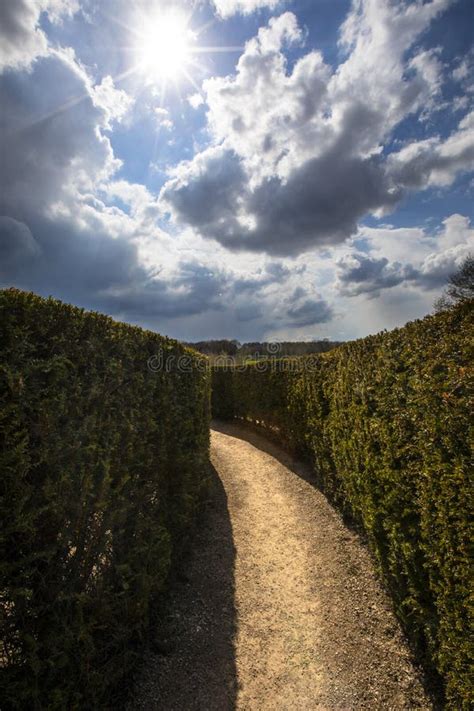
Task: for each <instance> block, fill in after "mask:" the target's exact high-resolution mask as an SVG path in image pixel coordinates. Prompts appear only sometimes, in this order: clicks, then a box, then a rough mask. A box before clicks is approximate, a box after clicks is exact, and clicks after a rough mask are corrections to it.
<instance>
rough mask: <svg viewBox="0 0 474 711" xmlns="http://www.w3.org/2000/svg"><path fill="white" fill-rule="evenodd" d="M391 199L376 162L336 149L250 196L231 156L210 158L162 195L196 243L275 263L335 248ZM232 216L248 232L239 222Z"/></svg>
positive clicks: (238, 165) (216, 154)
mask: <svg viewBox="0 0 474 711" xmlns="http://www.w3.org/2000/svg"><path fill="white" fill-rule="evenodd" d="M398 198H399V195H397V194H394V193H392V192H391V191H390V189H389V185H388V182H387V179H386V177H385V173H384V169H383V166H382V164H381V163H380V161H379V160H378V159H374V158H371V159H365V160H364V159H361V158H352V157H350V156H347V155H345V154H344V152H343V151H342V152H339V149H338V150H331V151H330V152H328V153H327V154H326V155H325V156H323V157H321V158H314V159H312V160H309V161H307V162H306V163H304V164H303V165H302V166H301V167H300V168H298V169H296V170H295V171H294V172H293V173H292V174H291V175H290V177H289V178H288V180H286V181H283V180H281V179H279V178H271V179H268V180H266V181H264V182H263V183H262V184H261V185H260V186H259V187H257V188H256V189H255V190H253V191H252V190H250V189H249V187H248V178H247V177H246V175H245V172H244V170H243V168H242V166H241V163H240V161H239V159H238V158H237V156H236V155H235V154H234V153H232V152H231V151H220V152H219V151H213V152H212V154H211V155H210V156H209V159H208V160H206V156H205V154H202V155H201V156H200V160H199V165H198V166H195V167H193V169H191V170H190V171H189V172H188V173H187V174H186V175H185V176H183V177H181V178H180V179H179V180H172V181H170V182H169V183H168V184H167V185H166V186H165V188H164V190H163V192H162V199H163V200H164V201H165V202H166V203H167V204H168V205H169V206H170V207H171V209H172V211H173V213H174V215H175V217H177V218H178V219H179V220H180V221H182V222H185V223H186V224H189V225H192V226H193V227H194V228H196V229H197V230H199V232H200V233H201V234H202V235H203V236H204V237H208V238H212V239H215V240H217V241H218V242H220V243H221V244H222V245H223V246H224V247H227V248H228V249H231V250H235V251H238V250H249V251H256V252H267V253H269V254H273V255H278V256H288V255H296V254H299V253H301V252H304V251H306V250H309V249H311V248H314V247H315V246H327V245H333V244H337V243H340V242H342V241H344V240H345V239H346V238H347V237H349V236H350V235H351V234H354V233H355V232H356V230H357V222H358V220H359V219H360V218H361V217H362V216H363V215H364V214H366V213H367V212H368V211H370V210H373V209H376V208H381V207H385V208H388V207H390V206H393V205H394V204H395V203H396V201H397V199H398ZM240 212H242V213H243V214H244V215H247V216H248V217H249V218H250V220H251V221H252V222H253V223H254V224H253V226H248V224H246V223H245V220H241V221H239V219H238V215H239V213H240Z"/></svg>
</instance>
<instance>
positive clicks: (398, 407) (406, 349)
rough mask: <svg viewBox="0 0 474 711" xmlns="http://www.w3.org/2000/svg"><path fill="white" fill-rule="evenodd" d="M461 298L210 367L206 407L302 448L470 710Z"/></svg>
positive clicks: (466, 323) (467, 414)
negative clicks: (382, 323)
mask: <svg viewBox="0 0 474 711" xmlns="http://www.w3.org/2000/svg"><path fill="white" fill-rule="evenodd" d="M472 306H473V302H472V301H470V302H467V303H464V304H461V305H459V306H457V307H456V308H453V309H452V310H450V311H445V312H441V313H439V314H437V315H436V316H431V317H428V318H426V319H424V320H422V321H416V322H414V323H410V324H408V325H407V326H405V327H404V328H402V329H397V330H395V331H392V332H390V333H382V334H379V335H377V336H370V337H368V338H365V339H362V340H359V341H355V342H352V343H347V344H345V345H342V346H340V347H339V348H338V349H337V350H334V351H332V352H330V353H328V354H325V355H322V356H315V357H313V358H311V359H309V358H303V359H301V360H300V361H299V363H298V365H297V366H295V362H294V361H293V363H292V367H291V368H288V369H286V370H285V369H283V370H282V372H280V370H281V368H280V367H279V365H278V363H268V364H267V367H266V368H265V367H264V365H263V364H262V363H260V364H257V365H255V366H250V367H247V368H233V369H224V368H219V369H215V370H214V372H213V381H214V382H213V410H214V414H215V416H217V417H226V418H229V417H238V418H244V419H247V420H250V421H252V422H257V423H259V424H260V425H263V426H265V427H267V428H270V429H272V430H275V429H276V430H277V431H278V433H279V437H280V438H281V439H283V440H286V441H287V442H288V444H289V445H290V446H292V447H293V448H294V449H296V450H298V451H299V452H300V453H301V454H303V455H304V456H305V457H306V458H308V459H309V460H310V461H311V463H312V465H313V467H314V469H315V471H316V473H317V475H318V477H319V481H320V484H321V486H322V488H323V489H324V490H325V491H326V493H327V494H328V495H329V496H330V498H331V499H332V500H333V501H334V502H335V503H336V504H337V505H338V506H339V507H340V508H341V509H342V511H343V512H344V513H346V514H348V515H350V516H351V517H352V519H353V520H355V521H356V522H358V523H359V525H361V526H362V527H363V529H364V531H365V533H366V535H367V538H368V540H369V543H370V545H371V548H372V550H373V551H374V554H375V556H376V559H377V561H378V564H379V566H380V569H381V572H382V573H383V576H384V579H385V581H386V583H387V586H388V588H389V589H390V591H391V593H392V595H393V599H394V603H395V607H396V610H397V613H398V615H399V617H400V619H401V621H402V623H403V625H404V628H405V630H406V631H407V633H408V634H409V636H410V637H411V639H412V641H413V642H414V643H415V644H416V645H417V646H418V649H419V651H420V653H421V656H422V657H423V658H424V662H425V664H426V665H427V667H428V668H431V669H435V670H436V671H437V672H438V673H439V675H440V677H441V679H442V680H443V682H444V686H445V692H446V699H447V708H450V709H453V710H454V709H456V710H458V709H466V710H467V709H470V708H471V707H472V706H471V704H472V703H473V701H474V699H473V687H472V677H471V676H470V674H472V652H473V648H472V639H473V636H472V634H471V635H470V634H469V630H471V632H472V613H473V607H472V600H471V604H470V600H469V595H470V590H471V579H470V576H469V553H468V548H469V544H470V542H471V541H472V540H473V526H472V521H473V520H474V517H473V516H472V510H471V509H472V480H471V478H472V471H473V467H472V433H473V430H472V412H473V404H474V403H473V387H472V386H473V370H472V362H473V346H474V339H473V308H472Z"/></svg>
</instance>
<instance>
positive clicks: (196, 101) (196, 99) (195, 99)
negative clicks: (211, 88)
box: [188, 92, 204, 109]
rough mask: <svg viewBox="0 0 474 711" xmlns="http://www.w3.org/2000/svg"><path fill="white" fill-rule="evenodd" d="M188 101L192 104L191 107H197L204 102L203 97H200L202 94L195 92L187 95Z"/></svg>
mask: <svg viewBox="0 0 474 711" xmlns="http://www.w3.org/2000/svg"><path fill="white" fill-rule="evenodd" d="M188 102H189V104H190V105H191V106H192V108H193V109H198V108H199V107H200V106H202V105H203V104H204V99H203V98H202V94H200V93H199V92H197V93H196V94H192V95H191V96H188Z"/></svg>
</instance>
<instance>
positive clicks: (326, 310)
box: [286, 299, 334, 327]
mask: <svg viewBox="0 0 474 711" xmlns="http://www.w3.org/2000/svg"><path fill="white" fill-rule="evenodd" d="M333 317H334V310H333V308H332V306H330V305H329V304H328V303H327V301H325V300H324V299H306V301H304V302H303V303H302V304H301V305H300V306H295V307H293V308H291V309H288V311H287V312H286V321H287V323H288V324H289V325H291V326H294V327H297V326H314V325H316V324H318V323H327V322H328V321H331V320H332V318H333Z"/></svg>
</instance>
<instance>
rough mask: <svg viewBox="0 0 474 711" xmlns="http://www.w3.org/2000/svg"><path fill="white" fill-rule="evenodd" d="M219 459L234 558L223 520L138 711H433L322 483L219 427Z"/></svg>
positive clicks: (217, 517)
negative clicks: (168, 650)
mask: <svg viewBox="0 0 474 711" xmlns="http://www.w3.org/2000/svg"><path fill="white" fill-rule="evenodd" d="M211 452H212V462H213V465H214V467H215V470H216V471H217V473H218V476H219V479H220V481H221V482H222V485H223V489H224V492H225V499H226V515H227V514H228V523H229V528H228V531H227V533H228V535H227V537H225V536H224V538H226V541H227V543H226V545H227V549H226V550H227V554H228V555H227V558H226V559H225V562H224V559H222V560H221V555H222V554H221V553H219V545H220V544H219V540H220V537H222V536H220V533H219V531H220V530H221V529H222V525H223V524H224V521H223V520H222V515H223V513H222V511H221V512H220V513H219V512H218V511H214V514H213V515H211V518H210V528H209V529H208V530H207V533H206V534H205V535H204V539H206V536H207V540H201V541H200V542H198V546H197V551H196V554H195V556H194V564H193V565H191V566H190V568H189V570H190V576H191V577H190V579H189V580H187V581H186V585H185V586H184V588H185V589H183V590H181V591H178V592H177V594H176V596H175V601H176V602H175V605H176V608H175V610H179V611H178V612H177V613H176V614H177V615H178V618H179V619H183V618H184V619H186V622H185V623H183V624H182V625H181V628H180V629H177V628H176V625H175V627H174V629H173V631H172V634H175V635H177V636H178V642H177V648H176V649H175V650H174V652H173V653H172V654H169V655H167V656H164V657H163V655H162V656H157V657H156V658H155V659H154V661H153V660H152V661H151V662H150V664H149V665H148V667H147V670H146V674H145V677H144V679H143V680H142V682H141V692H140V693H141V696H140V694H139V695H138V697H137V698H136V699H135V703H134V705H133V708H137V709H138V708H143V709H150V710H151V709H164V710H166V711H173V709H180V711H188V710H189V711H192V710H195V711H198V710H199V711H201V710H202V711H228V710H229V711H230V710H231V709H238V711H290V710H291V711H311V710H314V711H323V710H324V711H359V710H360V711H367V710H370V709H374V710H377V711H379V710H385V709H387V710H393V711H400V710H403V709H406V710H408V709H409V710H410V711H411V710H412V709H431V708H432V706H431V705H430V703H429V701H428V700H427V698H426V696H425V694H424V692H423V688H422V685H421V683H420V678H419V674H418V672H417V671H416V669H415V668H414V666H413V664H412V662H411V659H410V654H409V652H408V649H407V646H406V644H405V642H404V639H403V636H402V634H401V632H400V629H399V626H398V623H397V621H396V619H395V617H394V615H393V613H392V611H391V606H390V602H389V600H388V598H387V596H386V594H385V593H384V591H383V589H382V588H381V586H380V584H379V582H378V581H377V577H376V575H375V573H374V568H373V563H372V561H371V558H370V556H369V554H368V552H367V551H366V549H365V547H364V546H363V545H361V543H360V541H359V540H358V538H357V536H356V535H355V534H354V533H352V532H351V531H349V530H348V529H347V528H346V527H345V526H344V524H343V523H342V520H341V518H340V516H339V515H338V514H337V513H336V512H335V511H334V509H333V508H332V507H331V506H330V505H329V504H328V502H327V501H326V499H325V498H324V496H323V495H322V494H321V493H320V492H319V491H318V490H317V489H316V488H315V487H314V485H313V484H312V483H311V481H310V475H309V473H308V471H307V470H305V469H304V468H302V467H301V465H298V464H296V463H295V462H294V461H292V459H291V458H290V457H289V456H288V455H287V454H285V453H284V452H283V451H282V450H280V449H279V448H278V447H276V446H275V445H273V444H270V443H269V442H268V441H267V440H266V439H263V438H262V437H261V436H260V435H257V434H254V433H250V432H249V431H247V430H245V429H242V428H241V427H239V426H237V425H233V424H226V425H216V426H215V429H214V430H213V432H212V450H211ZM230 539H231V543H230ZM229 545H230V546H231V549H229V547H228V546H229ZM229 555H230V558H229ZM224 558H225V556H224ZM231 559H232V568H233V570H232V571H231V577H232V581H231V582H230V578H229V571H228V570H227V571H226V573H225V575H224V576H223V575H222V568H223V566H224V565H225V566H226V567H227V568H228V567H229V565H230V560H231ZM219 570H220V572H219ZM203 580H204V583H203ZM196 590H197V591H198V592H197V593H196ZM196 594H197V596H198V598H199V604H197V598H196V597H193V596H195V595H196ZM186 595H188V598H189V597H190V598H192V599H194V602H195V605H193V603H192V599H188V600H186ZM219 596H220V597H219ZM222 596H223V599H220V598H221V597H222ZM196 606H197V607H196ZM190 607H191V608H192V609H193V612H190V609H189V608H190ZM193 615H197V618H196V619H198V623H197V622H196V619H194V618H193ZM203 620H204V621H206V620H207V622H203ZM195 628H199V629H198V630H197V631H196V630H195ZM170 634H171V632H170Z"/></svg>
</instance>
